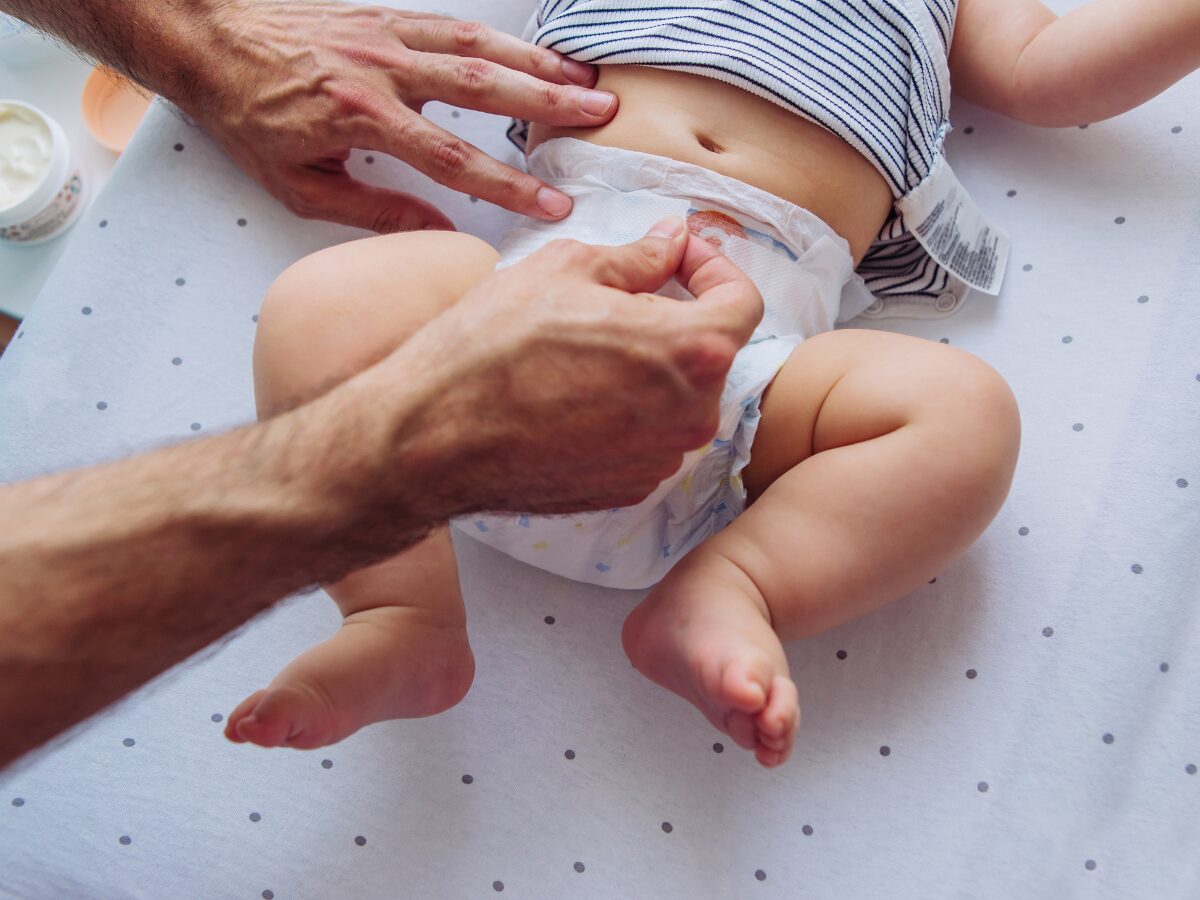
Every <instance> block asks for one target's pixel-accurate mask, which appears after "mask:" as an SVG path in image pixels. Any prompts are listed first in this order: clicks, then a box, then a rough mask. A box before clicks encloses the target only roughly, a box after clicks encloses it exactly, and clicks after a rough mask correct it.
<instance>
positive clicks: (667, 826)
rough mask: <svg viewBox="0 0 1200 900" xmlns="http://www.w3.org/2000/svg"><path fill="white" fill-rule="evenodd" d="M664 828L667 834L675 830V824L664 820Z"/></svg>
mask: <svg viewBox="0 0 1200 900" xmlns="http://www.w3.org/2000/svg"><path fill="white" fill-rule="evenodd" d="M662 830H663V831H665V832H666V833H667V834H670V833H671V832H672V831H674V830H675V826H674V825H672V824H671V823H670V822H663V823H662Z"/></svg>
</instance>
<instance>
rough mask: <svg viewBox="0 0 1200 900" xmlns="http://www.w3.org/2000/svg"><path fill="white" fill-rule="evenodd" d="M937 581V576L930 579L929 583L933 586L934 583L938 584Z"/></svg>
mask: <svg viewBox="0 0 1200 900" xmlns="http://www.w3.org/2000/svg"><path fill="white" fill-rule="evenodd" d="M936 581H937V577H936V576H935V577H933V578H930V579H929V583H930V584H933V583H934V582H936Z"/></svg>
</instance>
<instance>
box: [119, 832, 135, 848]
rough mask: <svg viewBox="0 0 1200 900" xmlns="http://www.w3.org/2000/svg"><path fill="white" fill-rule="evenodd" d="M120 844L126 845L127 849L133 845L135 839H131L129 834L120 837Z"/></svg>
mask: <svg viewBox="0 0 1200 900" xmlns="http://www.w3.org/2000/svg"><path fill="white" fill-rule="evenodd" d="M120 842H121V843H122V844H124V845H125V846H126V847H128V846H129V845H130V844H132V843H133V838H131V837H130V836H129V835H127V834H123V835H121V837H120Z"/></svg>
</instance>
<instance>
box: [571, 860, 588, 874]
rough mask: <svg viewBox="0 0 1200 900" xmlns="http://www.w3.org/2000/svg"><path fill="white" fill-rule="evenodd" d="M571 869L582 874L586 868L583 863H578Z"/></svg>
mask: <svg viewBox="0 0 1200 900" xmlns="http://www.w3.org/2000/svg"><path fill="white" fill-rule="evenodd" d="M571 868H573V869H574V870H575V871H576V872H582V871H583V870H584V868H585V867H584V865H583V863H581V862H577V863H575V865H574V866H572V867H571Z"/></svg>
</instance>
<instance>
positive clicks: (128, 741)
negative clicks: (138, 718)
mask: <svg viewBox="0 0 1200 900" xmlns="http://www.w3.org/2000/svg"><path fill="white" fill-rule="evenodd" d="M121 743H122V744H124V745H125V746H126V747H132V746H133V745H134V744H136V743H137V741H135V740H134V739H133V738H125V740H123V741H121Z"/></svg>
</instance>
